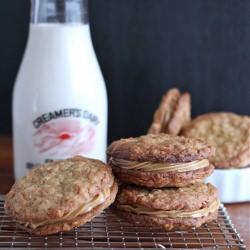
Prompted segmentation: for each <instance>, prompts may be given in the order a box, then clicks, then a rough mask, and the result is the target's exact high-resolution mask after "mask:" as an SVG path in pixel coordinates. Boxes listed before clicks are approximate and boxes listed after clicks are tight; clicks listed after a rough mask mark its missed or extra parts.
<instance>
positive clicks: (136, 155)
mask: <svg viewBox="0 0 250 250" xmlns="http://www.w3.org/2000/svg"><path fill="white" fill-rule="evenodd" d="M214 154H215V149H214V147H213V146H211V145H210V144H208V143H205V142H203V141H201V140H195V139H190V138H185V137H180V136H171V135H168V134H163V133H162V134H157V135H153V134H148V135H144V136H140V137H136V138H127V139H121V140H118V141H114V142H113V143H111V144H110V145H109V147H108V148H107V155H108V158H109V165H110V166H112V168H113V172H114V174H115V175H116V176H117V178H119V179H120V180H121V181H122V182H126V183H132V184H136V185H141V186H146V187H158V188H159V187H167V186H175V187H176V186H177V187H178V186H184V185H187V184H190V183H194V182H197V181H201V180H202V179H204V178H205V177H208V176H209V175H211V174H212V172H213V165H211V164H210V163H209V160H208V158H210V157H212V156H214Z"/></svg>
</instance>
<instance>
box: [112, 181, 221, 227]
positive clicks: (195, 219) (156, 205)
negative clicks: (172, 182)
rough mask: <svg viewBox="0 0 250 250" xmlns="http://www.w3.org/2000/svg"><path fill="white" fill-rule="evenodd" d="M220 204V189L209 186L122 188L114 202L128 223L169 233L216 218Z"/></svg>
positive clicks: (198, 225) (199, 184)
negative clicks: (157, 228) (218, 190)
mask: <svg viewBox="0 0 250 250" xmlns="http://www.w3.org/2000/svg"><path fill="white" fill-rule="evenodd" d="M219 204H220V201H219V198H218V193H217V190H216V188H215V187H214V186H212V185H211V184H209V183H196V184H191V185H188V186H185V187H179V188H162V189H145V188H141V187H136V186H123V187H121V188H120V189H119V192H118V195H117V197H116V200H115V206H116V208H117V212H118V214H119V215H120V216H121V217H123V218H125V219H126V220H127V221H129V222H131V223H133V224H136V225H144V226H149V225H150V226H152V227H161V228H162V229H165V230H167V231H176V230H187V229H190V228H192V227H200V226H201V225H202V224H204V223H206V222H209V221H211V220H214V219H216V218H217V215H218V208H219Z"/></svg>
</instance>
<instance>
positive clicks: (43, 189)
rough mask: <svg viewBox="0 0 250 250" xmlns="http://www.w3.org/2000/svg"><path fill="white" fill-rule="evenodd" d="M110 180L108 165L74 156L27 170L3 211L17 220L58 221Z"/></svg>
mask: <svg viewBox="0 0 250 250" xmlns="http://www.w3.org/2000/svg"><path fill="white" fill-rule="evenodd" d="M112 179H113V176H112V171H111V168H110V167H109V166H107V165H106V164H104V163H102V162H101V161H98V160H93V159H87V158H83V157H75V158H71V159H67V160H61V161H54V162H49V163H46V164H44V165H42V166H40V167H37V168H34V169H32V170H30V171H29V172H28V173H27V174H26V176H25V177H23V178H22V179H20V180H18V181H17V182H16V183H15V184H14V185H13V187H12V189H11V190H10V192H9V193H8V194H7V196H6V201H5V204H4V207H5V211H6V213H7V214H9V215H11V216H12V217H13V218H15V219H17V220H19V221H31V222H34V223H35V222H41V221H48V220H53V219H59V218H62V217H64V216H65V215H67V214H68V213H70V212H71V211H73V210H76V209H77V208H78V207H80V206H82V205H83V204H85V203H88V202H89V201H90V200H91V199H93V198H94V197H95V196H96V195H97V194H98V193H99V192H100V191H102V190H103V189H104V188H105V187H106V186H107V185H108V184H109V183H110V182H111V181H112Z"/></svg>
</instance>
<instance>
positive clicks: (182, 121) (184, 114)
mask: <svg viewBox="0 0 250 250" xmlns="http://www.w3.org/2000/svg"><path fill="white" fill-rule="evenodd" d="M190 117H191V97H190V94H189V93H187V92H186V93H183V94H181V93H180V91H179V90H178V89H177V88H172V89H170V90H168V91H167V92H166V93H165V94H164V95H163V96H162V99H161V102H160V104H159V106H158V108H157V109H156V111H155V112H154V116H153V121H152V123H151V125H150V127H149V129H148V134H159V133H166V134H171V135H178V134H179V132H180V130H181V128H182V127H183V126H185V125H186V124H187V123H188V122H189V121H190Z"/></svg>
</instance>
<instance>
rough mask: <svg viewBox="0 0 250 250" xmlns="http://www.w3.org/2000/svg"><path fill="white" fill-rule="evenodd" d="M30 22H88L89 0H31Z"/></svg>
mask: <svg viewBox="0 0 250 250" xmlns="http://www.w3.org/2000/svg"><path fill="white" fill-rule="evenodd" d="M30 22H31V23H32V24H39V23H54V24H55V23H60V24H87V23H89V16H88V0H31V13H30Z"/></svg>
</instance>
